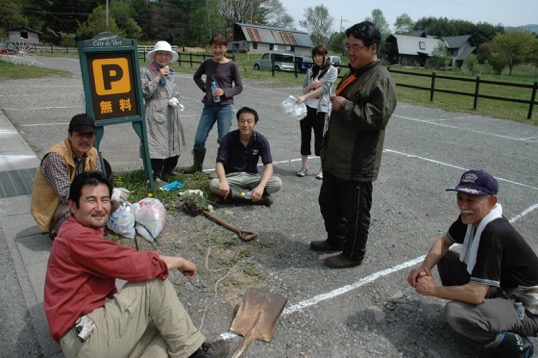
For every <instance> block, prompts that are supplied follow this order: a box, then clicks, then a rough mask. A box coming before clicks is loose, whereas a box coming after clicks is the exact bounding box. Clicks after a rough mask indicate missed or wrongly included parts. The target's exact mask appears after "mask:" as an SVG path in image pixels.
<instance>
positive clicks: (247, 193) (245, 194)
mask: <svg viewBox="0 0 538 358" xmlns="http://www.w3.org/2000/svg"><path fill="white" fill-rule="evenodd" d="M241 197H242V198H243V199H249V200H250V199H252V191H242V192H241Z"/></svg>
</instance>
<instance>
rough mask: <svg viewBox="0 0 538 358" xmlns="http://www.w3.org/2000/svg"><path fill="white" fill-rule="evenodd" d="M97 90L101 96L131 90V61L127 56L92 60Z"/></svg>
mask: <svg viewBox="0 0 538 358" xmlns="http://www.w3.org/2000/svg"><path fill="white" fill-rule="evenodd" d="M92 69H93V73H94V79H95V92H96V93H97V94H98V95H99V96H106V95H111V94H121V93H128V92H130V91H131V79H130V78H129V63H128V61H127V59H126V58H108V59H96V60H94V61H93V62H92Z"/></svg>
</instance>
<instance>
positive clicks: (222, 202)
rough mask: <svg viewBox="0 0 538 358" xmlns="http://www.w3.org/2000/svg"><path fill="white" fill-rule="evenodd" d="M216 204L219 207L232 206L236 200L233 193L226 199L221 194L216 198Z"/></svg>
mask: <svg viewBox="0 0 538 358" xmlns="http://www.w3.org/2000/svg"><path fill="white" fill-rule="evenodd" d="M214 202H215V205H217V206H218V207H226V206H232V205H233V204H234V201H233V199H232V197H231V195H228V197H227V198H226V199H225V198H223V197H222V196H219V197H217V198H216V199H215V201H214Z"/></svg>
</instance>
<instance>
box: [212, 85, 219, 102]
mask: <svg viewBox="0 0 538 358" xmlns="http://www.w3.org/2000/svg"><path fill="white" fill-rule="evenodd" d="M218 89H219V86H217V82H215V81H213V82H211V93H213V102H215V103H217V102H220V96H217V95H216V94H215V91H216V90H218Z"/></svg>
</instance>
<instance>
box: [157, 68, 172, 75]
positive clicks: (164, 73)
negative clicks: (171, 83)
mask: <svg viewBox="0 0 538 358" xmlns="http://www.w3.org/2000/svg"><path fill="white" fill-rule="evenodd" d="M159 72H160V73H161V75H163V76H168V75H169V74H170V67H168V66H164V67H163V68H161V69H160V70H159Z"/></svg>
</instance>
